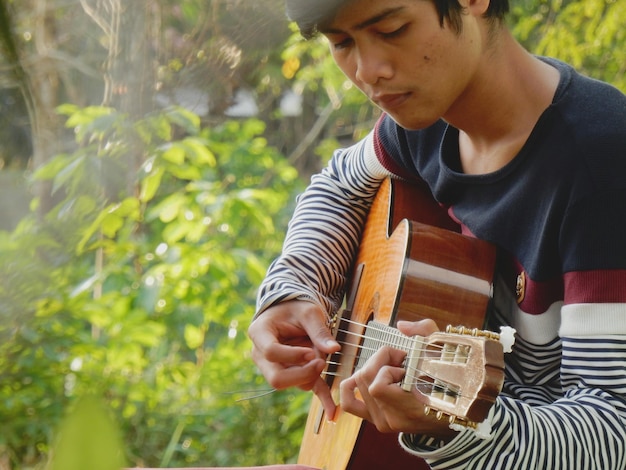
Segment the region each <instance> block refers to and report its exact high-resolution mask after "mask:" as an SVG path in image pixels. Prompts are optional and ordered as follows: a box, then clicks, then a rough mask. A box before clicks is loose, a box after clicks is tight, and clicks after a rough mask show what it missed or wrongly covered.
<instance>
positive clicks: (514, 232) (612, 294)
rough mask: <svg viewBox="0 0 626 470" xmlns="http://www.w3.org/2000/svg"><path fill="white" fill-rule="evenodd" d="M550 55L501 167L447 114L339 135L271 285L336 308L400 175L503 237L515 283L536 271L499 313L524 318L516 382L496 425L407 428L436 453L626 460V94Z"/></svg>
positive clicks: (500, 403)
mask: <svg viewBox="0 0 626 470" xmlns="http://www.w3.org/2000/svg"><path fill="white" fill-rule="evenodd" d="M545 60H547V61H548V60H549V59H545ZM549 61H550V63H552V64H553V65H554V66H555V67H557V69H558V70H559V72H560V74H561V80H560V85H559V87H558V89H557V92H556V94H555V97H554V100H553V103H552V105H551V106H550V107H549V108H548V109H547V110H546V111H545V112H544V113H543V115H542V116H541V118H540V119H539V121H538V122H537V124H536V126H535V128H534V130H533V132H532V134H531V136H530V137H529V139H528V141H527V142H526V144H525V146H524V147H523V148H522V150H521V151H520V152H519V154H518V155H517V156H516V157H515V158H514V159H513V160H512V161H511V162H510V163H509V164H508V165H506V166H505V167H503V168H502V169H500V170H498V171H496V172H494V173H490V174H486V175H466V174H463V173H462V171H461V170H460V162H459V149H458V131H457V130H456V129H454V128H452V127H451V126H449V125H447V124H446V123H445V122H443V121H440V122H438V123H436V124H434V125H433V126H431V127H429V128H427V129H423V130H420V131H407V130H405V129H403V128H401V127H399V126H398V125H397V124H395V123H394V122H393V120H391V119H390V118H389V117H388V116H385V115H384V116H382V117H381V119H380V120H379V122H378V124H377V125H376V127H375V129H374V130H373V131H372V132H371V133H370V135H369V136H368V137H366V138H365V139H364V140H363V141H361V142H359V143H357V144H356V145H354V146H353V147H350V148H348V149H345V150H339V151H337V152H336V153H335V154H334V155H333V158H332V159H331V161H330V163H329V165H328V167H327V168H326V169H324V170H323V171H322V172H321V173H320V174H319V175H316V176H314V177H313V179H312V181H311V184H310V186H309V188H308V189H307V190H306V191H305V192H304V193H303V194H302V195H301V196H300V197H299V200H298V205H297V207H296V211H295V213H294V216H293V219H292V221H291V223H290V225H289V229H288V232H287V237H286V240H285V245H284V250H283V253H282V254H281V256H280V257H279V258H278V259H276V260H275V261H274V263H273V264H272V265H271V267H270V269H269V271H268V274H267V277H266V279H265V281H264V282H263V284H262V285H261V287H260V290H259V296H258V305H257V307H258V312H259V313H260V312H262V311H263V310H264V309H266V308H267V307H269V306H270V305H273V304H275V303H277V302H281V301H284V300H290V299H294V298H306V299H309V300H311V301H314V302H317V303H319V304H320V305H321V306H322V307H323V308H324V309H325V310H326V311H327V312H329V313H331V312H334V311H335V310H336V309H338V308H339V306H340V304H341V301H342V296H343V293H344V289H345V284H346V276H347V273H348V272H349V269H350V266H351V265H352V262H353V259H354V256H355V253H356V250H357V247H358V243H359V236H360V233H361V230H362V228H363V225H364V221H365V218H366V216H367V212H368V209H369V207H370V204H371V201H372V199H373V197H374V195H375V194H376V191H377V189H378V186H379V184H380V182H381V181H382V180H383V179H384V178H386V177H387V176H389V175H392V176H397V177H402V178H404V179H407V180H409V181H416V182H417V181H420V182H426V183H427V184H428V186H429V187H430V189H431V191H432V194H433V197H434V198H435V199H436V200H437V201H438V202H439V203H440V204H441V205H443V206H444V207H446V208H447V209H448V212H449V214H450V216H451V217H452V218H453V220H455V221H456V222H457V223H458V225H459V230H460V231H461V232H462V233H465V234H467V235H471V236H475V237H478V238H481V239H484V240H487V241H489V242H491V243H492V244H494V245H496V246H497V247H498V249H499V251H500V252H501V254H502V258H503V259H504V260H505V263H503V266H502V274H503V277H504V279H505V281H506V282H507V283H508V284H509V288H510V289H511V291H513V292H514V291H515V289H516V282H517V281H518V280H520V279H521V280H523V283H522V285H523V290H522V292H518V294H519V295H518V297H517V299H516V300H517V302H515V301H514V302H513V305H511V308H509V309H505V310H503V311H502V312H496V313H494V314H493V315H492V317H491V318H489V319H488V326H489V327H490V328H496V327H497V326H498V325H503V324H506V325H511V326H513V327H514V328H515V329H516V330H517V339H516V343H515V347H514V351H513V353H511V354H510V355H507V358H506V379H505V385H504V389H503V391H502V393H501V394H500V396H499V397H498V399H497V401H496V404H495V405H494V406H493V407H492V409H491V411H490V414H489V417H488V421H489V424H490V425H491V435H490V436H489V437H488V438H487V439H481V438H479V437H478V436H477V435H476V434H475V433H474V432H473V431H469V430H468V431H462V432H460V433H459V434H458V435H457V436H456V437H455V438H454V439H453V440H452V441H450V442H449V443H447V444H445V445H444V444H443V443H440V442H437V441H434V440H432V439H430V438H428V437H427V436H418V435H409V434H403V435H401V436H400V442H401V444H402V445H403V447H404V448H405V449H406V451H408V452H411V453H414V454H416V455H418V456H421V457H423V458H425V459H426V460H427V462H428V463H429V464H430V465H431V467H433V468H436V469H485V468H494V469H495V468H503V469H531V468H532V469H534V468H537V469H544V468H545V469H568V470H571V469H576V470H583V469H602V470H608V469H626V242H625V241H624V233H626V97H624V95H623V94H621V93H620V92H619V91H617V90H615V89H614V88H612V87H610V86H608V85H606V84H602V83H600V82H597V81H594V80H591V79H588V78H586V77H583V76H581V75H579V74H577V73H576V72H575V71H573V70H572V69H571V68H570V67H569V66H567V65H565V64H563V63H560V62H557V61H553V60H549ZM505 312H506V313H505Z"/></svg>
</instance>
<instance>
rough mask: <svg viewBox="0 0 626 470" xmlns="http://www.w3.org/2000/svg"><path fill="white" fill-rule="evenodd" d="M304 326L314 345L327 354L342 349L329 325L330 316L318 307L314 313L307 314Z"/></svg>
mask: <svg viewBox="0 0 626 470" xmlns="http://www.w3.org/2000/svg"><path fill="white" fill-rule="evenodd" d="M302 326H303V327H304V329H305V331H306V332H307V334H308V335H309V338H310V339H311V341H312V342H313V345H314V346H315V347H316V348H318V349H319V350H320V351H322V352H324V353H325V354H331V353H334V352H336V351H339V349H341V346H340V345H339V343H338V342H337V341H336V340H335V338H334V337H333V335H332V334H331V332H330V328H329V327H328V317H327V316H326V314H325V313H324V312H322V311H321V310H320V309H319V308H317V310H316V312H315V313H314V314H310V315H306V316H305V317H304V318H303V320H302Z"/></svg>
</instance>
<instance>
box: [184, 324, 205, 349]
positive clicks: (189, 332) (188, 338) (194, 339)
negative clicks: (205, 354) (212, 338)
mask: <svg viewBox="0 0 626 470" xmlns="http://www.w3.org/2000/svg"><path fill="white" fill-rule="evenodd" d="M185 343H187V347H189V349H197V348H199V347H200V346H202V344H203V343H204V329H203V328H200V327H197V326H194V325H189V324H187V325H185Z"/></svg>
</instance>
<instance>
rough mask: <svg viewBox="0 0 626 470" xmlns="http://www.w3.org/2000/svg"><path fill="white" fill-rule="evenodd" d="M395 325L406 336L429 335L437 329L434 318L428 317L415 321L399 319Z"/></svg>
mask: <svg viewBox="0 0 626 470" xmlns="http://www.w3.org/2000/svg"><path fill="white" fill-rule="evenodd" d="M396 326H397V327H398V329H399V330H400V331H401V332H402V333H404V334H405V335H407V336H415V335H419V336H429V335H431V334H433V333H436V332H437V331H439V328H438V327H437V323H435V322H434V320H431V319H430V318H427V319H425V320H420V321H417V322H410V321H405V320H400V321H398V324H397V325H396Z"/></svg>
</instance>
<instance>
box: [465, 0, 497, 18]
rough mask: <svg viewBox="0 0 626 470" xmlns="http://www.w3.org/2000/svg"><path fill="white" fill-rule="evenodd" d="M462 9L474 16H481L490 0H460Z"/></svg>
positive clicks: (485, 11)
mask: <svg viewBox="0 0 626 470" xmlns="http://www.w3.org/2000/svg"><path fill="white" fill-rule="evenodd" d="M459 3H460V4H461V6H462V7H463V9H464V10H465V11H466V12H467V13H469V14H471V15H474V16H483V15H485V14H486V13H487V10H488V9H489V5H490V4H491V0H460V1H459Z"/></svg>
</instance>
